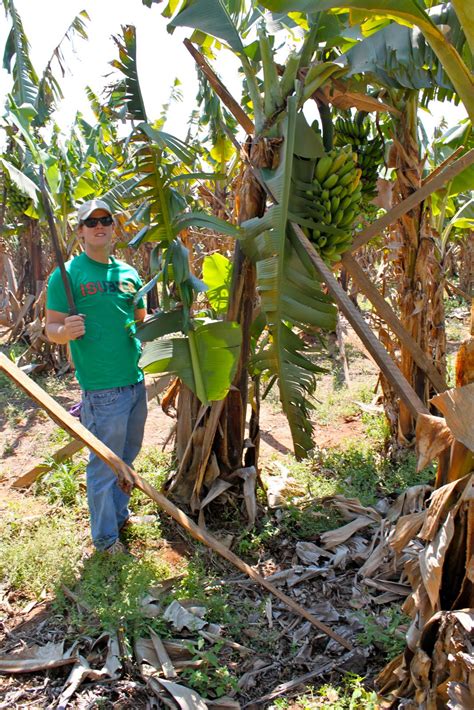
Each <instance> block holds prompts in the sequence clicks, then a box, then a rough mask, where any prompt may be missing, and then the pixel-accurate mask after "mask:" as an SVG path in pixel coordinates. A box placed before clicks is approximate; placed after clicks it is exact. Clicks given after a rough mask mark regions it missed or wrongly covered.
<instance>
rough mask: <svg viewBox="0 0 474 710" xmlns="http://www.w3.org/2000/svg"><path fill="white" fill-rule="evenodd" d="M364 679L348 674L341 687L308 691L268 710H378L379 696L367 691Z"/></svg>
mask: <svg viewBox="0 0 474 710" xmlns="http://www.w3.org/2000/svg"><path fill="white" fill-rule="evenodd" d="M363 680H364V679H363V678H360V677H359V676H357V675H354V674H352V673H348V674H347V675H346V676H345V677H344V679H343V680H342V682H341V685H340V686H334V685H330V684H327V685H323V686H321V687H320V688H319V689H317V690H314V689H310V690H308V691H307V692H306V693H305V694H304V695H302V696H299V697H297V698H295V699H294V700H291V701H289V700H287V699H286V698H279V699H278V700H275V702H274V703H273V704H272V705H271V706H270V707H269V708H268V710H289V709H290V708H294V709H295V710H296V708H297V709H298V710H320V709H321V708H328V709H329V708H330V710H377V708H378V707H379V705H378V702H377V694H376V693H374V691H371V690H367V688H365V687H364V685H363Z"/></svg>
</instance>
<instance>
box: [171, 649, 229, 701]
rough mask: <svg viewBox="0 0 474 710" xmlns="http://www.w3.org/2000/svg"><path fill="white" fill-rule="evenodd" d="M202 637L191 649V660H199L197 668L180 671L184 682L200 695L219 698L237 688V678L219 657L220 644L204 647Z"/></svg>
mask: <svg viewBox="0 0 474 710" xmlns="http://www.w3.org/2000/svg"><path fill="white" fill-rule="evenodd" d="M204 645H205V642H204V639H202V638H200V639H199V640H198V642H197V645H196V646H195V647H193V649H192V650H193V651H194V650H196V649H197V653H195V655H194V656H193V659H192V660H193V661H200V662H201V663H202V666H200V667H199V668H196V669H193V668H187V669H185V670H184V671H183V672H182V673H181V677H182V678H183V679H184V680H185V681H186V683H187V684H188V685H189V686H190V687H191V688H194V690H196V692H198V693H199V694H200V695H202V696H204V697H211V698H221V697H222V696H223V695H226V694H227V693H229V692H230V691H232V690H237V687H238V686H237V678H236V677H235V676H234V675H232V673H231V672H230V670H229V668H228V667H227V666H225V665H223V663H222V661H221V660H220V659H219V656H218V654H219V651H220V650H221V648H222V645H221V644H216V645H215V646H214V647H213V648H212V650H211V649H207V650H206V649H205V648H204Z"/></svg>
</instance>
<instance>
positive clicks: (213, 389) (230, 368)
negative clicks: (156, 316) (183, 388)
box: [140, 321, 242, 404]
mask: <svg viewBox="0 0 474 710" xmlns="http://www.w3.org/2000/svg"><path fill="white" fill-rule="evenodd" d="M241 342H242V331H241V329H240V325H239V324H238V323H231V322H228V321H212V322H209V323H204V324H200V325H196V327H195V329H193V330H190V331H189V334H188V336H187V337H183V338H169V339H162V340H158V341H155V342H152V343H147V344H146V345H145V349H144V351H143V355H142V357H141V359H140V367H142V368H143V369H144V370H145V372H149V373H151V374H157V373H164V372H170V373H173V374H175V375H177V376H178V377H179V378H180V379H181V380H182V381H183V382H184V383H185V384H186V385H187V386H188V387H189V388H190V389H191V390H192V391H193V392H194V393H195V395H196V396H197V397H198V399H199V400H200V401H201V402H202V403H203V404H209V402H212V401H217V400H220V399H224V397H225V396H226V394H227V392H228V391H229V389H230V386H231V384H232V379H233V377H234V375H235V371H236V368H237V361H238V357H239V353H240V346H241Z"/></svg>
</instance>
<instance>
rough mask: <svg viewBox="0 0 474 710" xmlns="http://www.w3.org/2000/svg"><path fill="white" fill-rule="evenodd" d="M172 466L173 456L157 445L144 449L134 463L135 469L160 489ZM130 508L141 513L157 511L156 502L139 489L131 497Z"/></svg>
mask: <svg viewBox="0 0 474 710" xmlns="http://www.w3.org/2000/svg"><path fill="white" fill-rule="evenodd" d="M171 466H172V460H171V456H170V455H169V454H166V453H164V452H163V451H161V450H160V449H158V448H157V447H153V446H152V447H148V448H146V449H143V450H142V451H141V452H140V454H139V456H138V457H137V459H136V461H135V462H134V464H133V468H134V470H135V471H136V472H137V473H138V474H139V475H140V476H142V477H143V478H144V479H145V480H146V481H148V483H150V484H151V485H152V486H153V487H154V488H156V489H157V490H160V489H161V488H162V486H163V484H164V482H165V481H166V479H167V477H168V474H169V472H170V468H171ZM130 510H132V511H133V512H135V513H139V514H140V515H147V514H150V513H154V512H156V503H154V502H153V501H152V500H151V499H150V498H148V496H146V495H145V494H144V493H142V492H141V491H139V490H134V491H133V493H132V497H131V498H130Z"/></svg>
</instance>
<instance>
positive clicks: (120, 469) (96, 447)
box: [0, 353, 352, 651]
mask: <svg viewBox="0 0 474 710" xmlns="http://www.w3.org/2000/svg"><path fill="white" fill-rule="evenodd" d="M1 370H3V371H4V372H5V374H6V375H8V377H10V379H12V380H13V381H14V382H15V383H16V384H17V385H18V386H19V387H21V389H22V390H24V391H25V392H26V394H27V395H28V396H29V397H31V398H32V399H34V400H35V402H37V403H38V404H39V405H40V407H42V409H44V410H45V411H46V412H47V413H48V414H49V416H50V417H51V418H52V419H53V420H54V421H55V422H56V423H57V424H58V425H59V426H60V427H62V428H63V429H65V430H66V431H67V432H69V433H70V434H71V435H72V436H74V437H75V438H76V439H79V440H80V441H83V442H84V444H85V445H86V446H87V447H88V448H89V449H90V450H91V451H93V452H94V453H95V454H96V455H97V456H99V457H100V458H101V459H102V460H103V461H105V463H106V464H108V466H110V468H111V469H112V470H113V471H114V473H115V474H116V475H117V477H118V478H119V480H127V481H132V482H133V485H134V486H135V487H136V488H138V489H139V490H141V491H142V492H143V493H145V494H146V495H147V496H148V497H149V498H151V499H152V500H154V501H155V503H157V504H158V505H159V506H160V508H161V509H162V510H164V511H165V512H166V513H168V515H170V516H171V517H172V518H173V519H174V520H176V522H177V523H179V525H181V526H182V527H183V528H184V529H185V530H187V531H188V532H189V533H190V534H191V535H192V536H193V537H194V538H196V540H199V542H202V543H204V544H205V545H207V546H208V547H210V548H211V549H212V550H214V551H215V552H217V553H219V555H221V556H222V557H224V558H225V559H226V560H228V561H229V562H231V563H232V564H233V565H235V566H236V567H237V568H238V569H239V570H241V571H242V572H244V573H245V574H247V575H248V576H249V577H251V578H252V579H253V580H254V581H255V582H257V583H258V584H260V585H261V586H262V587H264V588H265V589H267V590H268V591H269V592H271V593H272V594H273V595H274V596H276V597H277V598H278V599H281V601H282V602H284V603H285V604H286V605H287V606H288V607H289V608H290V609H291V610H292V611H293V612H295V613H296V614H298V615H299V616H302V617H303V618H304V619H307V620H308V621H309V622H310V623H311V624H312V625H313V626H315V627H316V628H317V629H318V630H319V631H322V632H323V633H324V634H326V635H327V636H330V637H331V638H332V639H334V640H335V641H337V642H338V643H340V644H341V646H344V648H347V649H348V650H349V651H351V650H352V645H351V644H350V643H349V641H347V640H346V639H345V638H343V637H342V636H340V635H339V634H337V633H335V632H334V631H332V629H330V628H329V627H328V626H326V624H323V623H322V622H321V621H318V619H316V618H315V617H314V616H313V615H312V614H310V612H309V611H307V610H306V609H304V608H303V607H302V606H300V605H299V604H297V603H296V602H295V601H293V599H291V597H289V596H287V595H286V594H284V593H283V592H281V591H280V590H279V589H277V587H274V586H273V584H271V583H270V582H267V581H266V579H265V578H264V577H261V576H260V575H259V574H257V572H255V571H254V570H253V569H252V567H250V565H248V564H246V563H245V562H244V561H243V560H241V559H240V557H237V555H235V554H234V553H233V552H231V551H230V550H228V549H227V547H225V545H223V544H222V543H221V542H219V540H217V539H216V538H215V537H213V536H212V535H210V534H209V533H207V532H206V531H205V530H202V529H201V528H200V527H199V526H198V525H196V523H195V522H194V521H192V520H191V519H190V518H188V516H187V515H186V514H185V513H183V511H182V510H180V509H179V508H178V507H177V506H175V505H174V503H172V502H171V501H170V500H168V498H166V497H165V496H164V495H163V494H162V493H159V491H157V490H156V489H155V488H153V486H151V485H150V484H149V483H148V482H147V481H145V479H143V478H142V477H141V476H139V475H138V474H137V473H135V471H133V469H131V468H130V467H129V466H127V464H126V463H125V462H124V461H122V459H121V458H119V457H118V456H117V455H116V454H114V452H113V451H111V450H110V449H109V448H108V447H107V446H105V444H103V443H102V441H100V440H99V439H97V437H95V436H94V435H93V434H91V432H90V431H89V430H88V429H86V428H85V427H84V426H83V425H82V424H81V423H80V422H79V421H77V419H75V418H74V417H73V416H71V415H70V414H69V413H68V412H66V410H65V409H63V407H61V405H60V404H58V403H57V402H56V401H55V400H54V399H53V398H52V397H50V395H49V394H47V393H46V392H45V391H44V390H43V389H41V387H40V386H39V385H37V384H36V382H34V381H33V380H32V379H30V378H29V377H28V376H27V375H25V373H24V372H22V371H21V370H20V369H19V368H18V367H17V366H16V365H15V364H14V363H13V362H12V361H11V360H9V359H8V358H7V357H6V356H5V355H3V353H0V371H1Z"/></svg>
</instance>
